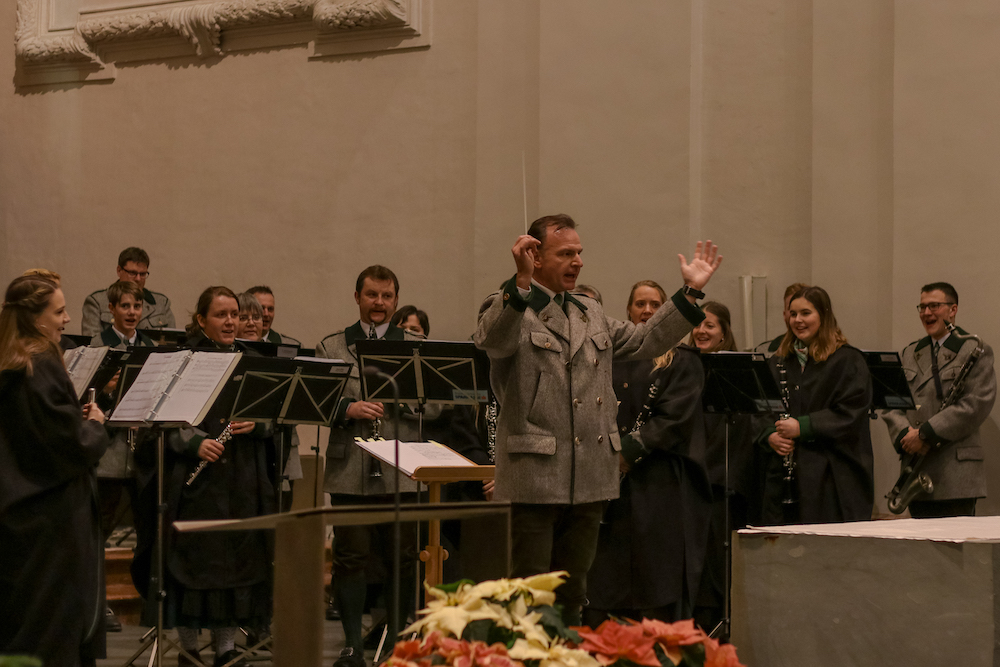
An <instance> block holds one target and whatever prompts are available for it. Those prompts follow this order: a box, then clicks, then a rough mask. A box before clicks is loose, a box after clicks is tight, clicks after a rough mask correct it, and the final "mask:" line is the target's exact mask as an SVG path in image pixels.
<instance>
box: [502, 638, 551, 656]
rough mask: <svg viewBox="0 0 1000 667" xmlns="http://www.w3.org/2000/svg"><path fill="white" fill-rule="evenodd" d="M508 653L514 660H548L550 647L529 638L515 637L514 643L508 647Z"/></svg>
mask: <svg viewBox="0 0 1000 667" xmlns="http://www.w3.org/2000/svg"><path fill="white" fill-rule="evenodd" d="M507 655H509V656H510V657H512V658H513V659H514V660H546V659H548V657H549V649H548V647H547V646H539V645H538V644H536V643H534V642H530V641H528V640H527V639H515V640H514V645H513V646H511V647H510V648H509V649H507Z"/></svg>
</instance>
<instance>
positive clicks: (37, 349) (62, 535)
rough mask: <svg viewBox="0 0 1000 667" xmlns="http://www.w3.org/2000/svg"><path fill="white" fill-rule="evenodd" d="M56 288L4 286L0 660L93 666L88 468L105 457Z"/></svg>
mask: <svg viewBox="0 0 1000 667" xmlns="http://www.w3.org/2000/svg"><path fill="white" fill-rule="evenodd" d="M67 322H69V315H67V314H66V299H65V297H63V293H62V290H60V289H59V288H58V287H57V286H56V284H55V283H54V282H52V281H50V280H47V279H45V278H41V277H38V276H25V277H21V278H17V279H16V280H14V281H13V282H12V283H11V284H10V286H9V287H8V288H7V292H6V295H5V297H4V303H3V307H2V310H0V416H2V417H0V655H33V656H36V657H38V658H41V659H42V660H43V661H44V663H45V664H46V665H59V666H60V667H63V666H68V667H74V666H76V665H93V664H95V660H96V658H102V657H104V626H103V622H104V577H103V571H104V544H103V541H102V540H101V531H100V522H99V519H98V511H97V498H96V495H95V489H96V483H97V480H96V477H95V473H94V466H95V465H96V464H97V461H98V460H99V459H100V458H101V455H102V454H104V451H105V450H106V449H107V447H108V437H107V435H106V433H105V431H104V428H103V426H101V424H102V423H103V422H104V414H103V413H102V412H101V410H100V409H99V408H98V407H97V405H96V404H93V403H91V404H90V405H87V406H84V407H83V408H81V406H80V401H79V400H78V399H77V396H76V392H75V391H74V389H73V384H72V382H71V381H70V379H69V376H68V375H67V374H66V367H65V365H64V364H63V360H62V350H61V349H60V348H59V340H60V338H61V332H62V330H63V328H65V326H66V323H67Z"/></svg>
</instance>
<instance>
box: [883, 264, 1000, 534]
mask: <svg viewBox="0 0 1000 667" xmlns="http://www.w3.org/2000/svg"><path fill="white" fill-rule="evenodd" d="M917 314H918V315H919V316H920V323H921V324H923V326H924V331H926V332H927V335H926V336H924V337H923V338H921V339H920V340H917V341H914V342H912V343H910V344H909V345H907V346H906V349H904V350H903V354H902V358H903V370H904V371H905V372H906V379H907V382H908V384H909V385H910V391H912V392H913V399H914V400H915V401H916V404H917V407H918V409H917V410H914V411H910V412H905V411H903V410H889V411H885V412H883V413H882V419H883V420H885V423H886V425H887V426H888V427H889V437H890V438H891V439H892V442H893V446H894V447H895V448H896V452H898V453H899V454H900V455H902V454H904V453H906V454H915V453H924V454H926V455H927V458H926V459H925V461H924V463H923V465H922V467H921V471H922V472H925V473H927V474H928V475H930V478H931V480H932V482H933V483H934V490H933V492H932V493H930V494H929V495H928V494H922V495H920V496H918V497H917V498H916V499H915V500H914V501H913V502H911V503H910V515H911V516H913V517H916V518H929V517H944V516H974V515H975V514H976V500H977V499H979V498H984V497H986V466H985V464H984V463H983V448H982V445H981V444H980V441H979V427H980V426H981V425H982V423H983V422H984V421H986V419H987V418H988V417H989V416H990V411H991V410H992V409H993V402H994V401H995V400H996V394H997V381H996V376H995V374H994V371H993V350H992V348H990V346H989V345H986V344H984V345H983V347H984V348H985V351H984V352H983V355H982V356H981V357H980V358H979V359H978V360H977V361H976V362H975V364H974V365H973V366H972V369H971V370H970V372H969V374H968V376H967V377H966V379H965V386H964V387H963V388H962V391H961V392H960V393H959V395H958V398H957V399H956V400H955V402H953V403H952V404H951V405H949V406H948V407H947V408H945V409H943V410H942V409H941V401H942V400H943V399H944V397H945V396H947V395H948V393H949V391H950V390H951V386H952V384H953V383H954V381H955V378H956V376H957V375H958V373H959V370H960V369H961V368H962V366H963V365H965V362H966V361H967V360H968V358H969V355H970V354H972V351H973V350H974V349H976V341H975V340H973V339H971V338H965V337H964V336H966V335H967V333H968V332H966V331H964V330H962V329H960V328H956V329H955V332H949V331H948V327H947V324H948V323H952V324H954V323H955V317H956V316H957V315H958V292H957V291H956V290H955V288H954V287H953V286H951V285H950V284H948V283H943V282H941V283H930V284H929V285H924V286H923V287H922V288H921V289H920V304H919V305H918V306H917ZM956 334H957V335H956Z"/></svg>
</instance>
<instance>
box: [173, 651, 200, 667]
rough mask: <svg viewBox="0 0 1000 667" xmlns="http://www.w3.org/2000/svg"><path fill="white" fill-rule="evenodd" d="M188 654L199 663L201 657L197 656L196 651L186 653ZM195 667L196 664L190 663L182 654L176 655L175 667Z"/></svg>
mask: <svg viewBox="0 0 1000 667" xmlns="http://www.w3.org/2000/svg"><path fill="white" fill-rule="evenodd" d="M188 653H190V654H191V655H193V656H194V657H195V658H197V659H198V661H199V662H200V661H201V655H199V654H198V651H188ZM197 665H198V663H197V662H192V661H191V660H190V659H189V658H188V657H187V656H186V655H184V654H183V653H178V654H177V667H197Z"/></svg>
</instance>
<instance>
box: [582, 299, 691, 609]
mask: <svg viewBox="0 0 1000 667" xmlns="http://www.w3.org/2000/svg"><path fill="white" fill-rule="evenodd" d="M654 285H655V284H654ZM637 287H640V288H641V287H647V288H649V289H648V293H649V295H650V297H654V296H655V295H656V289H655V287H652V286H649V285H641V284H640V285H637ZM635 293H636V290H635V289H633V296H634V295H635ZM629 301H630V317H632V316H634V319H633V321H636V320H638V321H643V320H642V316H643V314H644V313H643V310H642V309H638V308H633V307H632V306H633V301H634V300H633V299H632V298H630V299H629ZM653 311H654V312H655V308H654V309H653ZM646 319H648V317H646ZM618 366H619V365H618V364H615V368H614V380H615V390H616V392H617V391H621V392H622V393H621V394H619V399H620V400H621V405H620V406H619V410H618V427H619V433H621V434H622V435H621V461H620V465H621V472H622V479H621V495H620V497H619V498H618V499H617V500H612V501H611V502H610V503H609V504H608V508H607V511H606V513H605V518H604V521H603V522H602V524H601V526H600V533H599V537H598V545H597V555H596V557H595V559H594V563H593V566H592V567H591V569H590V572H589V574H588V575H587V597H588V598H589V605H588V607H587V608H586V609H585V610H584V616H583V620H584V622H585V623H587V624H588V625H590V626H592V627H596V626H597V624H599V623H600V622H601V621H603V620H604V619H605V618H607V617H608V616H610V615H614V616H624V617H628V618H633V619H639V618H643V617H646V618H656V619H659V620H663V621H670V622H672V621H677V620H681V619H684V618H690V617H691V614H692V611H693V606H694V599H695V596H696V595H697V590H698V584H699V580H700V578H701V570H702V563H703V561H704V556H705V545H706V540H707V537H708V522H709V511H710V494H711V490H710V488H709V483H708V476H707V472H706V469H705V423H704V420H703V418H702V408H701V401H702V393H703V391H704V386H705V373H704V370H703V369H702V364H701V359H700V358H699V355H698V350H697V349H696V348H693V347H690V346H688V345H678V346H677V347H676V348H674V349H672V350H670V351H669V352H667V353H666V354H664V355H663V356H661V357H659V358H657V359H656V360H655V361H654V362H653V364H652V371H651V372H650V371H649V370H646V371H645V373H644V374H643V373H642V369H641V367H635V366H634V365H632V364H630V365H629V368H630V371H631V373H630V374H627V375H623V374H621V373H620V369H619V368H618ZM625 378H628V379H625ZM635 385H638V386H637V387H636V386H635ZM636 390H637V392H636ZM636 394H638V395H641V398H638V399H636V397H635V396H636ZM644 406H646V407H644ZM647 408H648V409H647ZM640 416H642V419H641V420H640ZM637 421H642V422H643V423H642V424H640V425H639V426H638V428H635V427H636V424H637Z"/></svg>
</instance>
